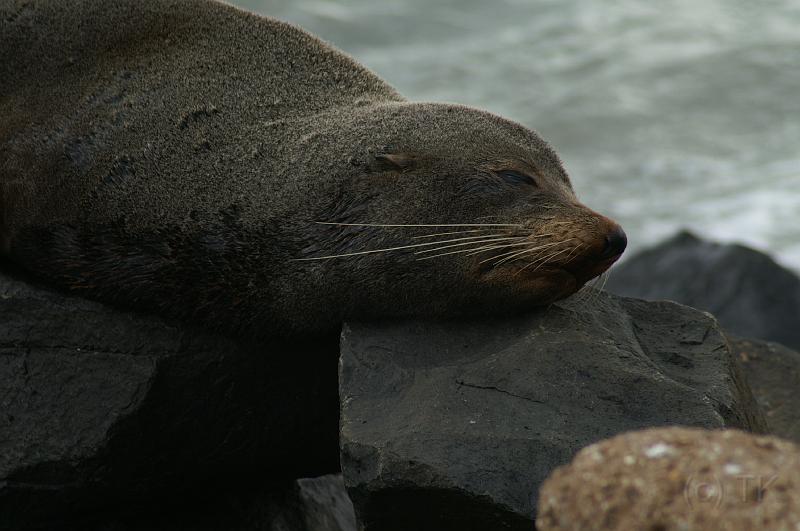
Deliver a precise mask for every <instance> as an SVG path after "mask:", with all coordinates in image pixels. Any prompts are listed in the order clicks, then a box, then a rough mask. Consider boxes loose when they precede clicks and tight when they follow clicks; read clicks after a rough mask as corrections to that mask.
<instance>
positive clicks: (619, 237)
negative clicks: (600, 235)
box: [599, 225, 628, 260]
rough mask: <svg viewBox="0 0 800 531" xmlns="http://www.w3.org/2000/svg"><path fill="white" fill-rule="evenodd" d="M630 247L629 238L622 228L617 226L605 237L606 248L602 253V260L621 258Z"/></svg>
mask: <svg viewBox="0 0 800 531" xmlns="http://www.w3.org/2000/svg"><path fill="white" fill-rule="evenodd" d="M627 245H628V236H627V235H626V234H625V231H624V230H622V227H620V226H619V225H615V226H614V228H612V229H611V230H610V231H609V232H608V234H606V236H605V247H604V248H603V251H602V252H601V253H600V257H599V258H600V259H601V260H605V259H609V258H615V257H618V256H620V255H621V254H622V253H623V252H624V251H625V247H627Z"/></svg>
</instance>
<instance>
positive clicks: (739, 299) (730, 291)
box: [606, 232, 800, 350]
mask: <svg viewBox="0 0 800 531" xmlns="http://www.w3.org/2000/svg"><path fill="white" fill-rule="evenodd" d="M606 289H607V290H608V291H611V292H613V293H617V294H619V295H624V296H626V297H639V298H642V299H650V300H656V299H668V300H673V301H677V302H680V303H681V304H686V305H688V306H692V307H694V308H699V309H701V310H705V311H708V312H711V313H712V314H714V315H715V316H716V317H717V319H718V320H719V322H720V323H721V324H722V326H723V327H724V328H725V329H726V330H728V331H730V332H732V333H734V334H736V335H738V336H742V337H752V338H759V339H765V340H769V341H777V342H778V343H782V344H784V345H786V346H788V347H790V348H793V349H796V350H797V349H800V278H798V276H797V275H796V274H794V273H792V272H791V271H789V270H788V269H785V268H784V267H782V266H780V265H779V264H777V263H775V261H773V260H772V258H770V257H769V256H767V255H765V254H763V253H760V252H758V251H755V250H753V249H749V248H747V247H744V246H742V245H722V244H718V243H713V242H709V241H705V240H701V239H699V238H697V237H695V236H694V235H692V234H690V233H688V232H682V233H680V234H678V235H676V236H675V237H673V238H671V239H669V240H667V241H666V242H664V243H662V244H660V245H657V246H656V247H653V248H652V249H649V250H646V251H643V252H641V253H639V254H637V255H635V256H633V257H631V258H629V259H627V260H624V261H623V262H622V263H621V264H619V265H617V266H615V267H614V269H613V270H612V271H611V275H610V277H609V279H608V283H607V284H606Z"/></svg>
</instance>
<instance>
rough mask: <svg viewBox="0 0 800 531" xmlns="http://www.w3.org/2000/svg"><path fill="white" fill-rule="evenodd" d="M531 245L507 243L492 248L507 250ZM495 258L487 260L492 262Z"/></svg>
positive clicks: (526, 243) (527, 243) (529, 243)
mask: <svg viewBox="0 0 800 531" xmlns="http://www.w3.org/2000/svg"><path fill="white" fill-rule="evenodd" d="M531 243H532V242H522V243H507V244H504V245H497V246H495V247H494V248H495V249H508V248H511V247H522V246H530V245H531ZM510 252H517V251H516V250H512V251H510ZM475 254H477V253H475ZM504 254H505V253H501V255H500V256H503V255H504ZM467 256H470V255H467ZM495 258H497V256H492V257H491V258H489V260H492V259H495Z"/></svg>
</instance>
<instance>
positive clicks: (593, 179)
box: [233, 0, 800, 271]
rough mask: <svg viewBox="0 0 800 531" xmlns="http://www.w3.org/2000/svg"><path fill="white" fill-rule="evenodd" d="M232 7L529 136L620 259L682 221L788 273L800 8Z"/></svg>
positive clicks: (497, 2)
mask: <svg viewBox="0 0 800 531" xmlns="http://www.w3.org/2000/svg"><path fill="white" fill-rule="evenodd" d="M233 3H235V4H237V5H239V6H240V7H243V8H246V9H249V10H251V11H256V12H259V13H262V14H266V15H269V16H273V17H276V18H280V19H283V20H287V21H290V22H293V23H296V24H299V25H301V26H303V27H304V28H306V29H308V30H309V31H311V32H312V33H315V34H316V35H318V36H319V37H321V38H323V39H325V40H326V41H328V42H330V43H332V44H334V45H335V46H337V47H339V48H340V49H342V50H344V51H346V52H347V53H349V54H350V55H352V56H353V57H355V58H356V59H357V60H359V61H360V62H362V63H364V64H365V65H367V66H368V67H370V68H371V69H372V70H374V71H375V72H377V73H378V74H379V75H380V76H382V77H383V78H384V79H386V80H387V81H389V82H390V83H391V84H392V85H394V86H395V87H396V88H397V89H398V90H399V91H400V92H401V93H402V94H403V95H404V96H406V97H408V98H409V99H413V100H427V101H451V102H459V103H464V104H467V105H473V106H477V107H482V108H485V109H488V110H490V111H493V112H496V113H499V114H502V115H504V116H506V117H509V118H511V119H514V120H517V121H519V122H521V123H523V124H525V125H527V126H529V127H531V128H533V129H535V130H537V131H538V132H539V133H540V134H541V135H542V136H543V137H544V138H546V139H547V140H549V141H550V142H551V143H552V144H553V145H554V147H555V148H556V150H557V151H558V152H559V153H560V154H561V157H562V159H563V161H564V163H565V166H566V168H567V171H568V172H569V173H570V175H571V178H572V181H573V185H574V187H575V189H576V192H577V193H578V196H579V197H580V198H581V199H582V200H583V202H585V203H586V204H587V205H589V206H591V207H592V208H594V209H595V210H598V211H600V212H602V213H605V214H608V215H609V216H611V217H613V218H615V219H617V220H618V221H620V222H621V223H622V224H623V226H624V227H625V230H626V231H627V233H628V236H629V241H630V249H631V251H635V250H637V249H641V248H642V247H645V246H648V245H652V244H653V243H656V242H657V241H659V240H661V239H662V238H664V237H666V236H669V235H671V234H672V233H674V232H675V231H677V230H678V229H680V228H689V229H691V230H693V231H695V232H697V233H699V234H700V235H703V236H706V237H710V238H714V239H718V240H722V241H739V242H744V243H746V244H748V245H750V246H752V247H755V248H758V249H761V250H765V251H768V252H770V253H772V254H773V256H775V257H776V258H777V259H778V260H779V261H780V262H782V263H783V264H785V265H787V266H789V267H791V268H793V269H795V270H798V271H800V0H762V1H760V2H752V1H742V0H727V1H726V0H662V1H659V2H651V1H647V0H605V1H603V2H583V1H579V0H492V1H486V0H441V1H435V0H405V1H402V2H400V1H394V2H385V1H380V0H341V1H331V0H236V1H234V2H233ZM628 254H630V253H628Z"/></svg>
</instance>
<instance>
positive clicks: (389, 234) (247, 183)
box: [0, 0, 625, 337]
mask: <svg viewBox="0 0 800 531" xmlns="http://www.w3.org/2000/svg"><path fill="white" fill-rule="evenodd" d="M75 28H81V31H76V30H75ZM0 69H1V70H0V74H2V75H0V146H2V147H1V148H0V150H1V151H2V153H3V155H2V157H3V160H2V165H0V208H2V213H0V244H2V247H1V248H0V249H2V252H3V254H4V255H5V256H6V257H8V258H10V259H11V260H13V261H15V262H16V263H18V264H20V265H21V266H23V267H24V268H27V269H28V270H30V271H31V272H34V273H35V274H37V275H39V276H40V277H41V278H43V279H45V280H46V281H48V282H49V283H51V284H52V285H54V286H58V287H61V288H63V289H68V290H73V291H75V292H77V293H79V294H81V295H84V296H86V297H91V298H95V299H99V300H103V301H106V302H109V303H113V304H117V305H120V306H124V307H127V308H136V309H143V310H147V311H152V312H158V313H160V314H162V315H165V316H169V317H174V318H179V319H183V320H187V321H195V320H196V321H199V322H201V323H204V324H206V325H209V326H214V327H216V328H219V329H221V330H222V331H224V332H226V333H229V334H239V335H242V334H244V335H246V336H249V337H255V336H259V335H274V334H283V333H294V332H309V331H322V330H328V329H333V328H335V327H337V326H338V324H339V323H340V322H341V321H342V320H343V319H350V318H374V317H399V316H433V317H436V316H455V315H483V314H502V313H513V312H516V311H520V310H522V309H525V308H530V307H532V306H538V305H544V304H548V303H550V302H552V301H555V300H558V299H561V298H563V297H567V296H569V295H570V294H572V293H574V292H576V291H577V290H578V289H580V288H581V287H582V286H583V285H584V284H585V283H586V282H587V281H588V280H589V279H591V278H593V277H595V276H597V275H598V274H600V273H602V272H603V271H604V270H605V269H607V268H608V267H609V266H610V265H611V264H612V263H613V262H614V261H615V260H616V259H617V258H618V257H619V255H620V254H621V253H622V251H623V250H624V247H625V237H624V232H622V229H620V228H619V226H618V225H617V224H616V223H614V222H613V221H611V220H609V219H608V218H605V217H603V216H601V215H599V214H597V213H595V212H593V211H592V210H590V209H588V208H587V207H585V206H583V205H582V204H581V203H580V202H579V201H578V200H577V198H576V197H575V194H574V192H573V190H572V186H571V184H570V181H569V178H568V176H567V174H566V172H565V171H564V169H563V167H562V165H561V163H560V161H559V159H558V157H557V155H556V154H555V152H554V151H553V150H552V149H551V148H550V146H548V145H547V144H546V143H545V142H544V141H543V140H542V139H541V138H540V137H539V136H538V135H537V134H536V133H535V132H534V131H532V130H530V129H528V128H525V127H523V126H521V125H519V124H517V123H514V122H511V121H509V120H506V119H503V118H501V117H499V116H496V115H493V114H490V113H487V112H484V111H481V110H477V109H473V108H469V107H464V106H459V105H450V104H440V103H416V102H410V101H408V100H406V99H405V98H403V97H402V96H400V95H399V94H398V93H397V92H396V91H395V90H394V89H393V88H392V87H390V86H389V85H388V84H386V83H385V82H384V81H383V80H381V79H380V78H378V77H377V76H375V75H374V74H373V73H371V72H370V71H368V70H367V69H365V68H364V67H363V66H361V65H359V64H358V63H356V62H355V61H353V60H352V59H350V58H348V57H347V56H345V55H344V54H342V53H340V52H338V51H337V50H335V49H333V48H331V47H330V46H328V45H326V44H324V43H322V42H321V41H319V40H318V39H316V38H315V37H313V36H311V35H309V34H308V33H306V32H304V31H303V30H301V29H299V28H297V27H294V26H291V25H289V24H285V23H282V22H279V21H276V20H273V19H269V18H263V17H258V16H255V15H251V14H248V13H246V12H244V11H240V10H238V9H236V8H233V7H231V6H227V5H224V4H221V3H217V2H211V1H207V0H121V1H117V2H104V1H102V0H65V1H64V0H62V1H58V2H56V1H43V2H34V3H30V2H14V1H12V2H2V3H0Z"/></svg>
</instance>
